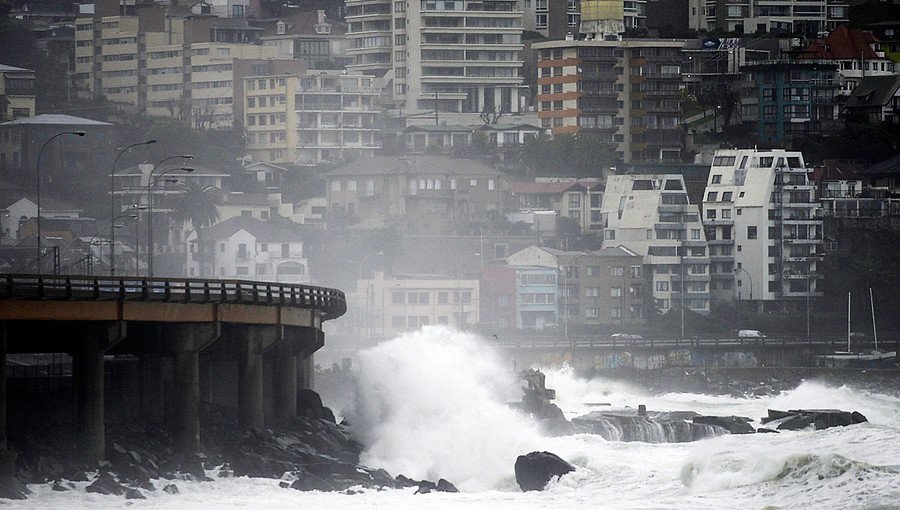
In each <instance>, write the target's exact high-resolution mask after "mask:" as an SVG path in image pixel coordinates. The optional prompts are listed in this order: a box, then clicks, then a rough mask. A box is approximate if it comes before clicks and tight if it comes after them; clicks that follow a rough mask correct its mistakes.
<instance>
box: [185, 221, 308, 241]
mask: <svg viewBox="0 0 900 510" xmlns="http://www.w3.org/2000/svg"><path fill="white" fill-rule="evenodd" d="M240 230H243V231H245V232H247V233H248V234H250V235H252V236H253V237H255V238H256V240H257V242H272V243H291V242H301V241H302V240H303V239H302V237H301V234H300V225H296V224H294V223H291V222H289V221H279V220H269V221H262V220H258V219H256V218H252V217H249V216H235V217H234V218H229V219H227V220H225V221H222V222H220V223H216V224H215V225H213V226H211V227H207V228H204V229H201V231H200V236H201V237H203V238H209V239H224V238H228V237H231V236H232V235H234V233H236V232H238V231H240Z"/></svg>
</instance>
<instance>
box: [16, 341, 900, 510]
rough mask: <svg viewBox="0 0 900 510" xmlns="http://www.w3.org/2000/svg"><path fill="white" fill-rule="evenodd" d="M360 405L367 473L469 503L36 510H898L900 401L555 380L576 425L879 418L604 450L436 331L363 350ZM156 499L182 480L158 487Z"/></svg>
mask: <svg viewBox="0 0 900 510" xmlns="http://www.w3.org/2000/svg"><path fill="white" fill-rule="evenodd" d="M355 377H356V379H357V394H358V397H359V401H358V405H357V407H356V410H355V411H354V412H352V413H351V414H350V417H349V419H350V420H351V422H352V423H353V427H354V430H355V432H356V434H357V437H358V438H359V439H360V440H361V441H362V442H363V444H364V446H365V451H364V454H363V457H362V461H363V463H365V464H367V465H370V466H372V467H383V468H386V469H387V470H388V471H389V472H391V473H392V474H394V475H396V474H398V473H402V474H405V475H407V476H410V477H413V478H427V479H431V480H436V479H437V478H439V477H443V478H447V479H448V480H450V481H451V482H453V483H455V484H457V486H459V488H460V489H462V490H463V492H462V493H458V494H448V493H431V494H425V495H421V494H420V495H413V494H412V492H413V491H412V490H386V491H375V490H365V491H362V493H361V494H356V495H344V494H335V493H319V492H313V493H302V492H298V491H294V490H291V489H282V488H279V487H278V481H277V480H267V479H251V478H233V479H216V480H215V481H213V482H205V483H194V482H176V483H177V484H178V486H179V487H180V489H181V494H178V495H169V494H165V493H163V492H161V491H159V490H157V491H155V492H148V493H146V495H147V497H148V499H147V500H134V501H132V500H125V499H124V498H122V497H118V496H99V495H95V494H86V493H84V492H83V487H84V485H86V484H84V483H82V484H79V488H80V490H77V491H70V492H62V493H59V492H53V491H52V490H50V486H49V485H47V484H43V485H37V486H33V489H34V490H35V495H34V496H32V498H31V499H29V500H27V501H23V502H9V503H6V504H3V503H0V507H3V508H8V509H10V510H18V509H25V508H54V509H55V508H66V509H67V510H76V509H81V508H85V509H87V508H90V509H98V510H105V509H125V508H128V509H165V510H176V509H177V510H199V509H215V510H237V509H257V508H260V509H262V508H264V509H265V510H282V509H292V510H293V509H296V508H298V507H308V508H340V509H345V508H346V509H356V508H360V509H362V508H365V509H396V508H417V509H422V510H450V509H453V510H456V509H460V508H464V509H476V508H477V509H481V508H484V509H492V510H494V509H502V510H505V509H510V510H512V509H515V510H522V509H531V508H534V509H538V508H598V507H602V508H604V509H611V510H616V509H673V508H676V509H680V508H690V509H692V510H725V509H741V510H743V509H747V508H750V509H762V508H765V507H772V508H791V509H796V508H800V509H820V508H841V509H857V508H859V509H879V510H884V509H889V508H890V509H895V510H896V509H900V473H898V471H897V468H896V467H891V466H897V465H898V464H900V400H898V398H897V397H896V396H890V395H884V394H880V393H871V392H865V391H858V390H855V389H852V388H849V387H843V386H842V387H834V386H829V385H825V384H821V383H816V382H805V383H803V384H801V385H800V386H799V387H797V388H795V389H793V390H789V391H786V392H783V393H781V394H780V395H777V396H774V397H750V398H734V397H727V396H710V395H699V394H692V393H668V394H664V395H651V394H649V393H648V392H646V391H644V390H642V389H641V388H638V387H635V386H632V385H628V384H622V383H619V382H616V381H610V380H605V379H592V380H586V379H583V378H578V377H575V376H574V374H573V373H572V371H571V370H569V369H563V370H555V371H548V372H547V386H548V387H549V388H553V389H555V390H556V391H557V404H558V405H560V407H562V408H563V410H564V411H565V412H566V415H567V416H568V417H571V416H573V415H578V414H583V413H584V412H588V411H591V410H596V409H598V408H597V407H592V406H586V405H585V404H586V403H601V402H608V403H611V404H613V406H620V407H621V406H626V405H627V406H632V407H634V406H637V405H638V404H645V405H647V407H648V409H653V410H659V411H670V410H695V411H698V412H701V413H704V414H716V415H739V416H749V417H752V418H759V417H761V416H765V414H766V409H768V408H774V409H793V408H839V409H844V410H850V411H860V412H862V413H863V414H865V415H866V416H867V417H868V418H869V420H871V422H870V423H865V424H859V425H852V426H849V427H837V428H832V429H828V430H822V431H789V432H783V433H780V434H749V435H726V436H719V437H715V438H711V439H706V440H703V441H698V442H694V443H678V444H671V443H669V444H646V443H622V442H610V441H605V440H604V439H603V438H601V437H599V436H596V435H588V434H577V435H573V436H566V437H557V438H547V437H542V436H541V435H540V434H539V433H538V431H537V427H536V426H535V425H534V424H533V423H532V422H531V421H530V420H529V419H527V418H525V417H523V416H521V415H519V414H517V413H516V412H514V411H513V410H512V409H510V408H509V407H508V406H507V405H506V402H507V401H508V400H513V399H516V398H519V397H520V396H521V392H520V391H518V388H519V384H520V382H519V381H517V380H516V376H515V375H514V374H512V373H510V372H509V370H508V367H507V366H506V365H505V364H503V363H501V362H499V361H498V359H497V357H496V356H495V355H494V353H493V351H492V350H491V348H490V347H489V343H488V342H485V341H483V340H482V339H480V338H478V337H477V336H475V335H471V334H465V333H459V332H456V331H453V330H450V329H447V328H443V327H427V328H423V329H422V330H420V331H417V332H415V333H411V334H408V335H403V336H401V337H399V338H397V339H394V340H391V341H388V342H385V343H383V344H381V345H379V346H376V347H374V348H372V349H370V350H368V351H365V352H363V353H361V354H360V362H359V363H358V364H357V366H356V368H355ZM534 450H546V451H551V452H554V453H556V454H558V455H559V456H561V457H562V458H564V459H566V460H568V461H569V462H570V463H572V464H573V465H574V466H576V468H577V469H576V471H575V472H573V473H570V474H568V475H566V476H564V477H562V479H560V480H557V481H553V482H551V483H550V484H549V486H548V487H547V490H546V491H544V492H530V493H521V492H519V490H518V487H517V486H516V485H515V481H514V471H513V466H514V463H515V459H516V457H517V456H518V455H521V454H524V453H528V452H530V451H534ZM154 482H155V484H156V486H157V487H158V488H161V487H162V486H163V485H165V484H167V483H170V482H168V481H165V480H156V481H154Z"/></svg>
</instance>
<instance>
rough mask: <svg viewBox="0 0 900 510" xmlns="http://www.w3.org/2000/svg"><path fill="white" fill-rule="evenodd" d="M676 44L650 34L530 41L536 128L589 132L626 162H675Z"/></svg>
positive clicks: (678, 136) (678, 141) (678, 140)
mask: <svg viewBox="0 0 900 510" xmlns="http://www.w3.org/2000/svg"><path fill="white" fill-rule="evenodd" d="M683 46H684V41H669V40H665V41H664V40H654V39H634V40H624V41H599V40H596V41H552V42H543V43H538V44H535V45H534V46H533V47H534V49H535V50H536V51H538V52H539V60H538V69H539V75H538V81H537V83H538V96H537V100H538V117H539V118H540V119H541V127H543V128H549V129H551V130H552V132H553V133H554V134H562V133H571V134H574V133H580V132H590V133H595V134H597V135H599V136H600V137H601V139H602V140H604V141H606V142H608V143H611V144H613V145H614V147H615V149H616V152H617V155H618V156H619V157H620V158H621V159H622V160H623V161H624V162H626V163H631V162H650V161H674V160H679V159H680V156H681V149H682V145H683V144H682V131H681V127H680V122H681V114H682V103H681V91H680V87H681V79H682V76H681V64H682V54H681V48H682V47H683Z"/></svg>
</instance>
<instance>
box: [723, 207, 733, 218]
mask: <svg viewBox="0 0 900 510" xmlns="http://www.w3.org/2000/svg"><path fill="white" fill-rule="evenodd" d="M722 219H723V220H728V219H731V209H722Z"/></svg>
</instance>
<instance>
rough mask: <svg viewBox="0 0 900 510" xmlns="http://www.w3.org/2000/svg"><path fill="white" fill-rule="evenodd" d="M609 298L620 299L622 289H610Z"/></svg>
mask: <svg viewBox="0 0 900 510" xmlns="http://www.w3.org/2000/svg"><path fill="white" fill-rule="evenodd" d="M609 296H610V297H617V298H618V297H622V287H610V288H609Z"/></svg>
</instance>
